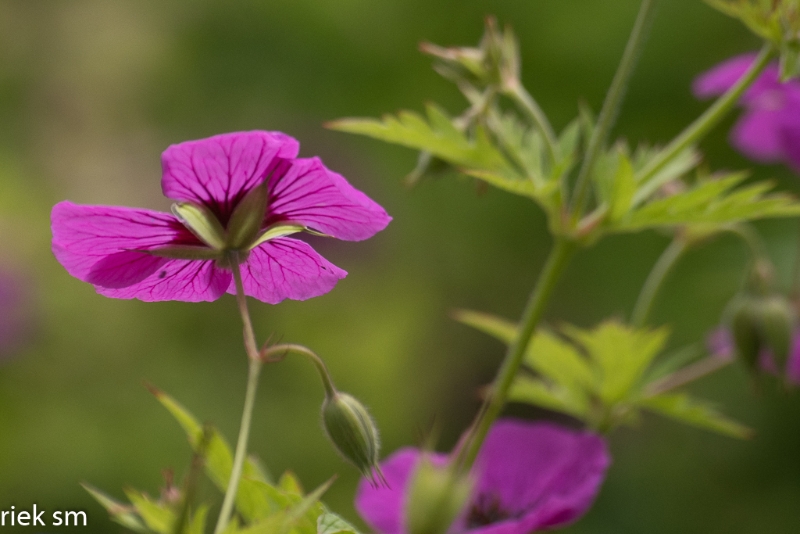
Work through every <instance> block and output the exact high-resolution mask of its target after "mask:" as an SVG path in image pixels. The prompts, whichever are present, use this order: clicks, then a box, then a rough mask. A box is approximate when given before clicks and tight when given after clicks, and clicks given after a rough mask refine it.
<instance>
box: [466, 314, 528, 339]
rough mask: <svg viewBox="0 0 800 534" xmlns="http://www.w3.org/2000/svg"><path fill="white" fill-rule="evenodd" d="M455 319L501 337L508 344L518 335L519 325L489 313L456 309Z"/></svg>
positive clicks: (495, 336) (498, 337) (485, 332)
mask: <svg viewBox="0 0 800 534" xmlns="http://www.w3.org/2000/svg"><path fill="white" fill-rule="evenodd" d="M452 317H453V319H455V320H456V321H458V322H459V323H461V324H465V325H467V326H471V327H472V328H474V329H476V330H478V331H480V332H483V333H484V334H489V335H490V336H492V337H494V338H497V339H499V340H500V341H502V342H503V343H505V344H506V345H510V344H511V343H513V342H514V339H515V338H516V337H517V325H516V324H514V323H512V322H511V321H508V320H506V319H502V318H500V317H497V316H495V315H491V314H489V313H483V312H477V311H472V310H455V311H454V312H453V314H452Z"/></svg>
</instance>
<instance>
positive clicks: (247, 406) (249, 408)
mask: <svg viewBox="0 0 800 534" xmlns="http://www.w3.org/2000/svg"><path fill="white" fill-rule="evenodd" d="M230 263H231V271H232V272H233V280H234V282H235V283H236V303H237V304H238V306H239V313H240V314H241V316H242V322H243V323H244V346H245V350H246V351H247V356H248V359H249V361H250V364H249V366H248V373H247V390H246V392H245V398H244V410H243V411H242V422H241V425H240V427H239V438H238V440H237V442H236V452H235V454H234V457H233V468H232V469H231V478H230V480H228V489H227V491H226V492H225V499H224V500H223V501H222V509H221V510H220V512H219V518H218V520H217V526H216V528H215V529H214V534H221V533H222V532H223V531H224V530H225V527H226V526H227V525H228V522H229V521H230V518H231V514H232V513H233V505H234V502H235V501H236V493H237V491H238V489H239V480H240V479H241V477H242V468H243V467H244V460H245V458H246V457H247V440H248V438H249V436H250V424H251V422H252V420H253V406H254V405H255V400H256V390H257V389H258V377H259V375H260V374H261V367H262V365H263V362H262V361H261V359H260V358H259V354H258V345H257V343H256V338H255V334H253V323H252V321H251V320H250V312H249V311H248V309H247V297H245V295H244V286H243V284H242V273H241V271H240V270H239V263H238V258H237V257H236V255H235V254H234V255H233V257H232V258H231V261H230Z"/></svg>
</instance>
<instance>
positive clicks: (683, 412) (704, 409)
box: [637, 393, 753, 439]
mask: <svg viewBox="0 0 800 534" xmlns="http://www.w3.org/2000/svg"><path fill="white" fill-rule="evenodd" d="M637 404H638V405H639V406H641V407H642V408H644V409H646V410H649V411H651V412H654V413H657V414H660V415H663V416H665V417H669V418H671V419H675V420H677V421H680V422H682V423H686V424H688V425H692V426H696V427H699V428H704V429H706V430H711V431H714V432H717V433H719V434H723V435H726V436H730V437H734V438H740V439H745V438H749V437H751V436H752V435H753V431H752V430H751V429H749V428H747V427H746V426H744V425H742V424H740V423H737V422H736V421H733V420H731V419H728V418H727V417H725V416H723V415H722V414H720V413H719V412H718V411H716V410H715V409H714V408H713V407H712V406H711V405H710V404H708V403H706V402H702V401H698V400H695V399H693V398H691V397H690V396H689V395H687V394H686V393H664V394H661V395H658V396H656V397H650V398H643V399H641V400H639V401H638V403H637Z"/></svg>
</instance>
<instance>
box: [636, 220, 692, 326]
mask: <svg viewBox="0 0 800 534" xmlns="http://www.w3.org/2000/svg"><path fill="white" fill-rule="evenodd" d="M688 248H689V243H688V241H687V239H686V238H685V237H683V236H682V235H680V234H678V235H676V236H675V239H673V240H672V242H671V243H670V244H669V246H668V247H667V248H666V249H665V250H664V252H663V253H662V254H661V256H659V258H658V261H656V263H655V265H653V269H652V270H651V271H650V274H649V275H647V280H645V282H644V285H643V286H642V290H641V292H640V293H639V297H638V298H637V299H636V305H635V306H634V307H633V313H632V314H631V324H632V325H633V326H635V327H637V328H640V327H642V326H644V325H645V322H647V317H648V316H649V315H650V311H651V310H652V309H653V304H654V303H655V300H656V296H657V295H658V291H659V290H660V289H661V286H663V285H664V282H665V280H666V279H667V275H668V274H669V273H670V272H671V271H672V269H673V268H674V267H675V264H676V263H678V260H679V259H680V258H681V256H683V253H684V252H686V249H688Z"/></svg>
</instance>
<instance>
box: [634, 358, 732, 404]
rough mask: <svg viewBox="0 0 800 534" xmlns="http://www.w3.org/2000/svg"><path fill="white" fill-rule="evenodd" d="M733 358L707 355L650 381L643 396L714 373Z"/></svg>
mask: <svg viewBox="0 0 800 534" xmlns="http://www.w3.org/2000/svg"><path fill="white" fill-rule="evenodd" d="M734 361H735V360H734V359H733V358H730V359H725V358H720V357H718V356H709V357H708V358H704V359H702V360H700V361H699V362H695V363H693V364H691V365H687V366H686V367H684V368H683V369H679V370H678V371H675V372H674V373H672V374H671V375H668V376H665V377H664V378H661V379H659V380H656V381H654V382H651V383H650V384H648V385H647V388H645V391H644V395H645V397H655V396H656V395H661V394H662V393H666V392H668V391H672V390H673V389H676V388H679V387H681V386H685V385H686V384H690V383H692V382H694V381H695V380H698V379H700V378H703V377H704V376H708V375H710V374H711V373H715V372H717V371H719V370H720V369H723V368H725V367H727V366H728V365H730V364H732V363H733V362H734Z"/></svg>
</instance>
